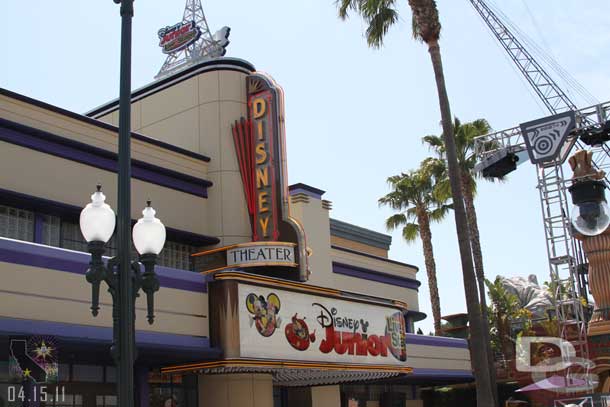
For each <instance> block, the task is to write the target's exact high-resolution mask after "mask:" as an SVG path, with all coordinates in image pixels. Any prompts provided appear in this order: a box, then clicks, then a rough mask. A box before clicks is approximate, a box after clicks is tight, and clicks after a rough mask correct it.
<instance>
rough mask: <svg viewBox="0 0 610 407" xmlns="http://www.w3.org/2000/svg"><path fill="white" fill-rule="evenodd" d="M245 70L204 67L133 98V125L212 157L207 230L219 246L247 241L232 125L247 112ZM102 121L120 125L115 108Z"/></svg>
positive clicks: (244, 203)
mask: <svg viewBox="0 0 610 407" xmlns="http://www.w3.org/2000/svg"><path fill="white" fill-rule="evenodd" d="M245 78H246V74H245V73H241V72H236V71H229V70H219V71H211V72H204V73H201V74H199V75H197V76H194V77H192V78H189V79H187V80H185V81H182V82H179V83H177V84H175V85H173V86H172V87H169V88H166V89H163V90H161V91H159V92H156V93H153V94H151V95H148V96H145V97H142V98H141V99H139V100H137V101H135V102H133V103H132V124H133V126H134V128H133V130H134V131H136V132H139V133H142V134H145V135H147V136H150V137H154V138H157V139H159V140H162V141H165V142H168V143H171V144H174V145H176V146H179V147H182V148H184V149H187V150H190V151H194V152H197V153H200V154H204V155H206V156H208V157H211V161H210V163H209V166H208V172H207V179H209V180H210V181H212V182H213V183H214V186H213V187H211V188H209V190H208V192H209V197H208V200H207V207H206V210H205V214H206V217H205V223H206V229H207V230H208V232H209V234H211V235H214V236H216V237H218V238H219V239H220V240H221V243H220V246H224V245H229V244H233V243H242V242H247V241H250V240H251V234H252V232H251V229H250V221H249V217H248V211H247V207H246V200H245V196H244V193H243V184H242V181H241V174H240V172H239V165H238V163H237V155H236V154H235V148H234V145H233V134H232V131H231V124H232V123H234V121H235V120H239V118H240V117H242V116H246V81H245ZM100 120H104V121H107V122H109V123H111V124H114V125H118V113H117V111H114V112H112V113H109V114H107V115H105V116H102V117H101V118H100Z"/></svg>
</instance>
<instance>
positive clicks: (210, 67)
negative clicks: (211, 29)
mask: <svg viewBox="0 0 610 407" xmlns="http://www.w3.org/2000/svg"><path fill="white" fill-rule="evenodd" d="M213 71H236V72H241V73H244V74H247V75H249V74H251V73H253V72H255V71H256V69H255V68H254V65H252V64H251V63H250V62H248V61H245V60H243V59H239V58H216V59H211V60H207V61H203V62H201V63H200V64H197V65H194V66H192V67H190V68H188V69H185V70H183V71H179V72H177V73H176V74H174V75H170V76H168V77H165V78H162V79H160V80H157V81H154V82H152V83H149V84H148V85H145V86H143V87H141V88H139V89H136V90H134V91H133V92H132V93H131V102H132V103H134V102H137V101H138V100H140V99H143V98H145V97H147V96H151V95H154V94H155V93H157V92H160V91H162V90H164V89H167V88H169V87H171V86H174V85H176V84H178V83H180V82H183V81H185V80H187V79H190V78H192V77H194V76H197V75H199V74H202V73H206V72H213ZM118 108H119V100H118V99H114V100H112V101H110V102H108V103H104V104H103V105H101V106H98V107H96V108H94V109H92V110H90V111H88V112H87V113H85V114H86V115H87V116H89V117H94V118H98V117H101V116H105V115H107V114H108V113H112V112H113V111H115V110H118Z"/></svg>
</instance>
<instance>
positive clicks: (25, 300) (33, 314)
mask: <svg viewBox="0 0 610 407" xmlns="http://www.w3.org/2000/svg"><path fill="white" fill-rule="evenodd" d="M58 250H62V249H58ZM0 278H1V280H2V286H1V287H0V298H1V301H0V316H2V317H8V318H20V319H31V320H38V321H53V322H63V323H68V324H81V325H92V326H103V327H111V326H112V299H111V297H110V294H108V292H107V291H106V289H105V288H104V286H103V285H102V289H101V291H100V311H99V315H98V316H97V317H95V318H94V317H93V316H92V315H91V311H90V307H91V285H90V284H89V283H87V281H86V279H85V276H84V275H80V274H75V273H67V272H63V271H57V270H49V269H42V268H38V267H31V266H25V265H20V264H12V263H4V262H0ZM207 298H208V297H207V294H205V293H197V292H191V291H184V290H177V289H174V288H167V287H162V288H161V290H159V291H158V292H157V294H156V295H155V323H154V324H153V325H149V324H148V322H147V321H146V297H145V296H140V298H138V300H137V303H136V329H138V330H143V331H154V332H164V333H172V334H182V335H194V336H208V333H209V332H208V319H207V315H208V300H207Z"/></svg>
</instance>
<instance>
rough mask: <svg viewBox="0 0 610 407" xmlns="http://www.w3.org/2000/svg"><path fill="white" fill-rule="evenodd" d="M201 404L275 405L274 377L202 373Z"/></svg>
mask: <svg viewBox="0 0 610 407" xmlns="http://www.w3.org/2000/svg"><path fill="white" fill-rule="evenodd" d="M314 405H315V404H314ZM199 406H200V407H208V406H214V407H273V378H272V376H271V375H270V374H224V375H200V376H199ZM338 406H339V404H336V405H335V406H334V407H338Z"/></svg>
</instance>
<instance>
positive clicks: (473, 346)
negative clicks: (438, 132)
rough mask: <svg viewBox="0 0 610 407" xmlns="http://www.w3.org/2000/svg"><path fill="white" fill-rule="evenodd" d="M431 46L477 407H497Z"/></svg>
mask: <svg viewBox="0 0 610 407" xmlns="http://www.w3.org/2000/svg"><path fill="white" fill-rule="evenodd" d="M427 45H428V52H429V53H430V58H431V59H432V67H433V69H434V75H435V79H436V88H437V91H438V99H439V105H440V110H441V118H442V123H443V139H444V141H445V147H446V149H447V163H448V169H449V180H450V183H451V194H452V197H453V206H454V208H453V209H454V216H455V225H456V229H457V236H458V245H459V249H460V259H461V262H462V274H463V279H464V291H465V294H466V307H467V309H468V319H469V321H470V359H471V363H472V366H473V369H474V376H475V385H476V392H477V406H478V407H491V406H495V405H496V403H495V398H494V396H493V394H494V392H493V389H492V386H493V385H495V383H492V377H491V374H490V372H489V362H488V357H487V355H488V352H487V350H486V349H487V347H488V346H489V342H486V341H485V333H484V332H483V323H482V320H481V308H480V303H479V292H478V289H477V280H476V278H475V273H474V267H473V264H472V251H471V246H470V233H469V231H468V220H467V218H466V211H465V209H464V197H463V194H462V186H461V177H460V169H459V167H458V161H457V153H456V147H455V140H454V138H453V120H452V117H451V109H450V107H449V97H448V96H447V89H446V87H445V76H444V74H443V63H442V60H441V51H440V47H439V44H438V41H437V40H432V41H430V42H428V44H427Z"/></svg>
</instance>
